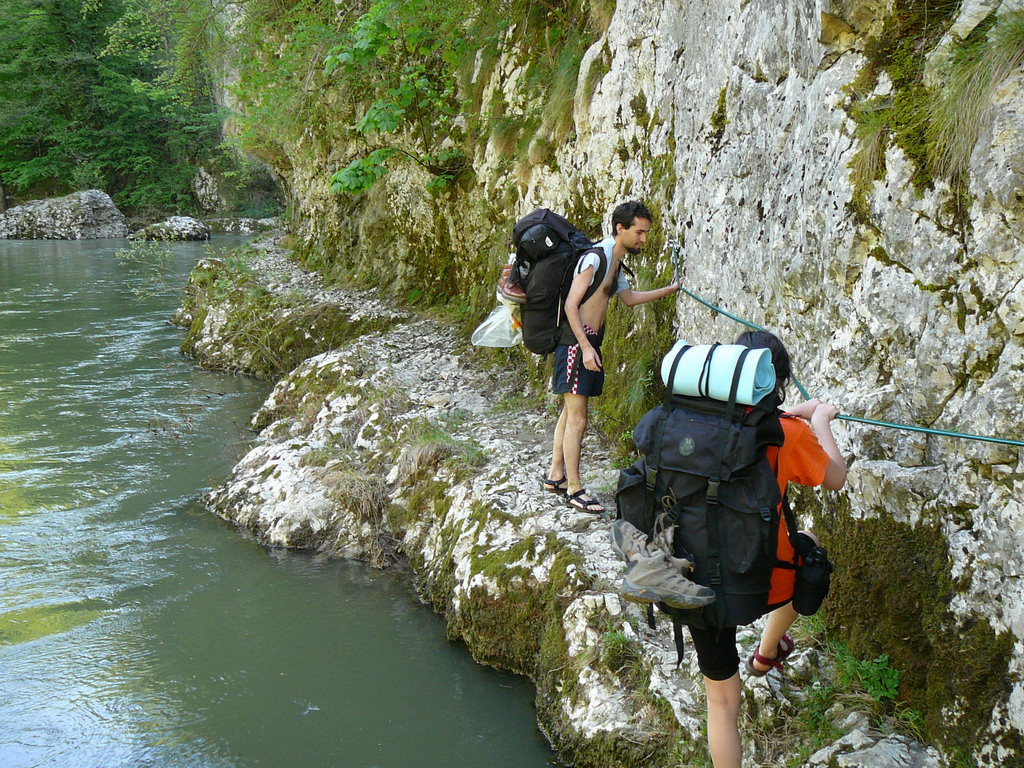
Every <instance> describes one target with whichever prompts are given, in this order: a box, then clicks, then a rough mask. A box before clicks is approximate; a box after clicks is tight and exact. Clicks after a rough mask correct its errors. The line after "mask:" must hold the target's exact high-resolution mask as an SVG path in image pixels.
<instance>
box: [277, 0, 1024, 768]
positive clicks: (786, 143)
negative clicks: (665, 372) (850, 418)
mask: <svg viewBox="0 0 1024 768" xmlns="http://www.w3.org/2000/svg"><path fill="white" fill-rule="evenodd" d="M912 5H913V4H908V3H904V2H895V3H882V2H856V1H855V0H844V2H831V3H830V2H822V1H821V0H817V1H816V2H812V3H798V2H791V1H790V0H745V1H744V0H723V1H722V2H718V1H715V2H711V1H709V0H693V1H692V2H681V1H680V2H653V0H620V2H619V3H618V5H617V7H616V9H615V12H614V15H613V16H612V18H611V21H610V24H609V25H608V27H607V30H606V31H605V32H604V34H602V35H601V36H600V39H598V40H597V41H596V42H595V43H594V44H593V45H592V46H591V47H590V49H589V50H588V52H587V54H586V56H585V57H584V59H583V63H582V66H581V68H580V74H579V87H578V89H577V94H576V98H575V101H574V103H573V112H572V118H573V129H572V131H570V133H569V134H567V135H565V136H555V135H554V134H552V133H550V132H549V133H548V134H546V135H545V133H544V129H543V128H542V129H541V130H540V131H539V132H538V135H537V136H536V137H535V139H534V143H535V145H536V147H531V150H533V149H534V148H536V151H535V152H533V151H531V153H530V156H531V157H532V158H534V159H535V161H536V162H534V163H532V164H531V163H526V164H523V163H520V164H519V165H514V164H513V165H512V166H510V163H509V161H508V158H507V157H505V156H504V155H503V152H502V151H501V147H500V143H499V142H497V141H494V140H492V141H489V142H488V143H487V144H486V145H484V144H481V145H480V146H479V147H478V148H477V151H476V153H475V155H474V156H473V157H472V170H473V175H474V180H473V181H472V182H470V183H468V184H466V185H464V186H463V187H462V188H460V189H458V190H455V191H452V192H449V193H446V194H445V195H441V196H439V197H432V196H430V195H429V194H427V193H426V192H425V191H424V190H423V184H424V182H425V180H426V178H427V177H426V174H425V173H423V172H421V171H417V170H410V169H408V168H406V169H404V170H402V169H399V170H396V171H394V172H392V173H391V174H390V175H389V176H388V177H386V178H385V179H384V180H383V181H382V182H380V183H379V184H378V186H377V187H376V188H375V189H374V190H373V191H371V192H370V193H369V194H368V195H367V196H365V197H364V198H363V199H359V200H352V199H349V198H344V197H339V196H337V195H334V194H332V193H331V192H330V191H329V189H328V177H329V173H330V172H331V171H333V170H336V169H337V168H339V167H341V166H342V165H344V164H345V163H347V162H348V160H349V159H351V157H352V156H354V153H355V152H356V151H357V148H356V147H354V146H348V145H338V144H331V143H329V142H326V141H324V140H323V137H322V136H319V137H318V131H319V130H320V128H318V126H315V125H313V126H310V128H309V131H308V132H307V134H306V135H305V136H304V137H303V139H302V140H301V141H299V142H297V143H287V144H284V145H282V146H281V147H280V148H279V150H280V153H279V154H278V155H276V156H273V157H270V156H268V159H269V160H270V161H271V162H272V163H274V165H275V169H276V171H277V172H278V173H279V174H281V176H282V177H283V178H285V180H286V182H287V184H288V193H289V196H290V199H291V205H292V211H293V228H294V230H295V232H296V233H297V234H298V235H299V236H300V239H302V240H303V241H304V242H306V243H307V246H306V247H307V248H308V249H310V250H320V251H322V252H324V253H326V254H328V255H333V256H339V257H340V256H343V257H344V258H345V259H346V260H349V261H352V262H361V263H364V264H365V265H367V267H368V268H369V269H372V270H376V272H377V274H378V275H380V276H382V277H384V278H386V279H394V280H395V283H394V284H395V285H396V286H402V285H403V279H405V278H408V276H409V275H410V274H413V273H416V268H415V267H411V266H409V265H410V264H415V263H416V262H417V261H418V262H419V263H424V262H426V263H428V264H434V265H436V264H441V263H445V264H448V263H452V262H453V261H456V260H458V263H466V264H469V265H475V267H476V268H477V270H478V272H477V273H478V274H479V273H483V272H484V271H485V269H484V268H485V267H486V266H487V264H491V265H494V266H493V272H494V274H495V275H496V272H497V268H496V264H497V258H498V257H499V256H500V254H501V253H502V251H503V249H504V243H505V239H506V237H507V234H508V231H507V230H508V225H509V224H510V223H511V222H512V221H513V220H514V219H515V218H516V217H517V216H518V215H521V214H523V213H525V212H527V211H528V210H530V209H532V208H534V207H536V206H541V205H543V206H547V207H551V208H555V209H560V210H564V211H567V212H570V213H571V214H573V215H574V216H576V217H577V218H579V217H586V216H593V217H597V218H601V217H603V219H602V221H603V222H605V226H606V223H607V215H608V211H609V210H610V208H611V207H612V206H613V205H614V204H615V203H617V202H618V201H621V200H623V199H627V198H633V197H639V198H642V199H644V200H646V201H647V202H648V203H649V205H650V206H651V207H652V210H654V211H655V213H656V216H657V218H658V221H657V222H656V226H657V227H658V228H660V231H661V233H662V234H663V235H664V236H669V235H673V236H675V237H678V238H679V239H680V240H682V241H683V243H684V253H685V264H684V275H685V284H686V285H687V287H689V288H690V289H691V290H694V291H696V292H698V293H700V294H702V295H704V296H705V297H707V298H708V299H710V300H712V301H714V302H715V303H717V304H720V305H721V306H724V307H726V308H728V309H729V310H730V311H732V312H734V313H736V314H738V315H740V316H743V317H745V318H748V319H749V320H752V321H754V322H757V323H759V324H762V325H765V326H766V327H769V328H771V329H772V330H774V331H776V332H777V333H779V335H780V336H782V337H783V338H784V339H785V341H786V343H787V345H788V347H789V349H790V352H791V354H792V356H793V359H794V363H795V365H796V369H797V375H798V377H799V378H800V379H801V381H802V382H803V384H804V385H805V386H806V387H807V389H808V390H809V392H810V393H811V394H812V395H816V396H820V397H822V398H823V399H828V400H830V401H832V402H835V403H837V404H838V405H839V406H840V407H841V409H842V411H843V412H844V413H849V414H853V415H861V416H866V417H870V418H876V419H882V420H886V421H896V422H903V423H908V424H916V425H922V426H934V427H937V428H943V429H952V430H957V431H962V432H969V433H977V434H983V435H999V436H1003V437H1008V438H1015V439H1021V438H1024V432H1022V429H1021V426H1020V424H1021V422H1022V417H1024V403H1022V400H1021V396H1020V394H1021V390H1022V384H1024V341H1022V338H1024V320H1022V319H1021V318H1022V317H1024V311H1022V310H1024V281H1022V278H1024V268H1022V266H1021V264H1020V260H1019V258H1018V252H1019V250H1020V248H1021V243H1022V240H1024V220H1022V213H1024V205H1022V202H1021V196H1022V193H1024V131H1022V130H1021V129H1022V128H1024V87H1022V85H1024V77H1022V74H1021V72H1020V71H1019V70H1018V69H1014V70H1013V71H1012V72H1011V74H1010V75H1009V77H1007V78H1006V79H1005V80H1004V81H1003V82H1002V85H1001V87H1000V88H999V89H998V91H997V92H996V96H995V100H994V103H993V104H992V106H991V111H990V115H989V119H988V120H987V122H985V123H984V127H983V129H982V132H981V135H980V137H979V139H978V141H977V143H976V144H975V146H974V149H973V153H972V154H971V156H970V160H969V164H968V167H967V172H966V176H965V177H964V179H962V181H966V191H967V192H966V196H964V194H963V190H964V187H963V186H961V187H957V188H954V187H952V186H950V185H949V184H947V183H945V182H943V181H942V180H940V179H936V178H933V179H931V180H929V181H928V182H927V183H921V180H920V174H919V170H920V168H919V165H917V160H916V159H914V158H911V157H908V156H907V154H906V152H905V150H904V149H902V148H901V146H904V147H905V146H907V145H906V144H905V143H903V144H901V142H899V141H895V140H892V141H886V142H883V143H882V145H881V146H882V150H881V151H882V155H881V158H880V160H879V161H878V164H877V166H876V171H875V172H874V173H873V174H871V175H870V178H869V179H868V180H867V182H863V181H857V180H856V179H855V178H854V172H853V170H852V169H851V164H852V165H854V166H856V163H857V157H858V153H859V152H861V151H862V149H863V138H862V136H861V135H860V134H859V133H858V126H857V124H856V123H855V121H854V119H853V118H851V116H850V114H851V112H850V109H851V107H852V105H853V102H854V101H855V100H865V99H872V98H877V99H882V100H884V99H890V100H898V97H899V95H900V94H899V93H898V90H899V88H901V87H902V86H901V85H899V84H896V85H894V84H893V82H892V80H891V79H890V78H889V77H887V76H886V75H885V74H884V73H882V74H881V75H880V76H876V77H874V78H872V79H870V80H869V81H867V82H868V85H867V87H866V88H865V87H864V86H863V82H865V81H864V78H862V77H860V76H861V75H862V73H863V72H864V71H865V70H866V69H867V68H869V67H870V66H871V62H870V60H869V59H870V55H869V54H870V51H871V50H872V49H871V46H872V41H877V40H878V39H880V36H881V35H883V34H884V30H885V29H887V28H888V27H886V25H887V24H888V23H890V22H891V19H892V17H893V15H894V14H898V13H901V12H906V7H909V6H912ZM917 5H921V4H920V3H918V4H917ZM963 5H964V8H963V10H962V12H961V16H960V17H959V18H960V21H959V24H958V25H957V26H955V27H953V31H952V32H951V34H953V35H956V37H955V38H950V39H952V40H953V42H955V41H956V39H957V38H965V37H966V36H968V35H969V34H971V31H972V29H973V28H974V27H975V26H976V25H977V24H978V23H979V22H980V21H981V20H982V19H984V18H985V16H986V14H987V13H988V12H989V11H991V10H992V9H995V10H996V12H997V13H1003V12H1006V13H1010V12H1013V11H1014V10H1015V9H1014V8H1011V7H1009V4H1008V3H1004V4H1003V5H1004V6H1006V7H1005V8H1000V7H999V5H1000V4H999V3H998V2H987V3H978V2H965V3H964V4H963ZM980 11H984V13H982V12H980ZM951 21H952V19H951ZM510 39H512V38H511V37H510ZM948 44H949V40H947V41H946V43H944V44H940V45H939V46H937V47H936V45H935V41H934V40H933V41H929V42H928V46H929V47H928V50H933V49H935V50H938V51H939V54H935V55H941V53H942V49H943V45H948ZM520 55H521V54H520V52H519V51H517V50H515V48H514V47H510V48H509V49H507V50H505V51H504V54H503V55H502V56H501V57H499V59H498V61H497V63H495V64H494V65H493V67H491V68H488V67H484V66H482V65H481V66H480V67H479V68H478V73H477V78H478V79H482V81H481V82H480V83H479V85H482V87H483V93H484V97H483V100H484V101H485V102H486V101H488V98H489V94H493V92H494V91H496V90H500V91H502V97H503V98H504V100H505V102H506V103H509V104H514V103H516V99H517V98H519V96H518V95H517V90H516V89H517V86H516V82H517V72H518V71H519V68H520V67H521V62H520ZM859 77H860V82H861V85H859V86H857V87H856V88H854V87H852V84H854V83H855V82H857V81H858V78H859ZM858 89H859V91H860V92H857V91H858ZM865 90H866V92H865ZM321 128H322V127H321ZM957 206H959V207H958V208H957V210H959V215H956V214H955V213H953V212H951V211H953V209H954V208H956V207H957ZM658 259H659V256H658V254H657V253H651V254H648V255H647V256H646V257H645V262H644V263H645V264H646V265H648V266H650V267H651V269H652V270H653V269H655V268H656V267H657V266H658V263H659V262H658ZM460 269H461V270H462V271H461V272H460V271H459V270H460ZM466 270H469V267H465V268H463V267H459V268H458V269H456V270H455V272H454V275H455V278H458V277H459V276H460V275H462V276H463V277H465V275H466V274H469V275H472V274H473V272H472V271H471V270H470V271H468V272H467V271H466ZM428 273H429V270H428ZM406 285H407V283H406ZM456 285H458V281H457V279H456ZM460 287H461V286H460ZM677 311H678V317H677V321H678V333H679V335H681V336H683V337H686V338H689V339H693V340H698V341H707V340H714V339H717V340H728V339H730V338H731V337H732V336H734V335H735V333H736V332H737V330H738V329H737V327H736V326H735V324H734V323H732V322H731V321H729V320H727V319H724V318H721V317H715V316H713V315H712V313H710V312H709V311H708V310H707V309H706V308H704V307H701V306H700V305H698V304H696V303H695V302H692V301H690V300H688V299H686V298H681V299H680V300H679V302H678V310H677ZM613 319H614V318H613ZM621 362H622V361H620V363H621ZM620 368H621V365H620ZM793 394H795V393H793ZM837 431H838V433H839V440H840V445H841V447H842V448H843V450H844V451H845V453H846V454H847V456H848V458H849V459H850V469H851V472H850V481H849V484H848V487H847V490H846V491H845V493H844V494H843V495H842V496H841V499H840V501H839V502H838V503H837V502H835V501H828V502H825V501H822V500H821V499H820V498H819V497H817V496H816V495H814V494H804V495H803V496H802V497H801V502H802V504H801V511H802V513H803V514H804V515H806V516H808V517H813V518H814V520H813V522H814V524H815V525H816V527H817V528H818V529H819V530H820V531H821V532H822V534H823V536H824V538H825V540H826V543H827V544H828V545H829V546H830V548H831V549H832V551H833V552H834V554H835V557H836V560H837V561H838V563H839V565H840V571H839V572H838V573H837V578H836V585H835V594H834V595H833V598H832V603H831V606H830V610H829V614H828V619H827V622H828V624H829V625H830V629H832V630H833V631H834V632H835V633H836V636H837V637H838V638H840V639H844V638H845V639H847V640H848V641H849V643H850V645H851V648H852V649H853V650H854V651H856V652H858V653H861V654H864V655H865V656H867V655H870V657H871V658H874V656H876V655H878V654H881V653H888V654H889V655H890V658H891V659H893V660H894V662H895V664H896V666H898V667H899V668H900V669H901V670H902V671H903V675H904V676H903V685H904V688H903V690H904V695H905V696H907V697H908V701H909V705H910V706H912V707H913V708H916V709H919V710H921V711H922V712H923V713H924V715H925V723H926V727H927V728H928V729H929V731H930V732H931V733H932V734H933V735H935V736H936V737H938V738H940V739H941V740H943V743H944V744H945V746H946V747H947V748H948V749H949V750H951V751H952V752H954V753H955V752H956V751H957V750H959V751H960V752H961V753H962V754H964V755H966V756H971V758H972V759H973V760H975V761H977V762H981V763H987V764H1010V763H1011V762H1013V761H1014V760H1020V759H1022V755H1024V751H1022V748H1021V732H1022V730H1024V683H1022V682H1021V672H1022V670H1024V586H1022V579H1021V575H1022V573H1024V506H1022V503H1021V499H1022V492H1024V476H1022V473H1021V468H1020V466H1019V458H1020V457H1019V450H1018V449H1016V448H1009V447H1005V446H998V445H992V444H985V443H979V442H969V441H963V440H955V439H948V438H944V437H934V436H931V437H926V436H923V435H920V434H917V433H910V432H903V431H896V430H889V429H879V428H877V427H869V426H864V425H857V424H854V423H850V422H847V423H846V424H845V425H844V426H841V427H839V428H838V429H837Z"/></svg>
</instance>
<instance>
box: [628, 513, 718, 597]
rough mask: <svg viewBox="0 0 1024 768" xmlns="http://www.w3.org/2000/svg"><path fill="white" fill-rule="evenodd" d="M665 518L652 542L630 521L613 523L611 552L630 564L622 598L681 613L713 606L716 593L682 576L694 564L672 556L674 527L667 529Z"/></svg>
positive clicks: (658, 523) (661, 519) (656, 525)
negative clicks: (677, 610) (667, 607)
mask: <svg viewBox="0 0 1024 768" xmlns="http://www.w3.org/2000/svg"><path fill="white" fill-rule="evenodd" d="M664 517H665V516H664V515H661V516H659V518H658V520H657V521H656V522H655V533H654V537H653V539H651V540H650V541H649V540H648V538H647V536H645V535H644V534H643V533H642V532H641V531H640V530H638V529H637V527H636V526H634V525H633V524H632V523H630V522H629V521H628V520H616V521H614V522H613V523H612V528H611V537H612V549H614V550H615V553H616V554H617V555H618V556H619V557H621V558H622V559H623V560H625V561H626V562H627V563H629V565H628V566H627V567H626V573H625V575H624V576H623V577H622V588H621V592H622V596H623V597H624V598H626V599H627V600H630V601H632V602H634V603H659V602H660V603H665V604H666V605H670V606H672V607H673V608H681V609H688V608H702V607H704V606H706V605H710V604H711V603H713V602H714V601H715V593H714V591H713V590H712V589H710V588H709V587H704V586H701V585H700V584H696V583H694V582H693V581H690V579H688V578H686V576H684V575H683V574H684V573H690V572H692V571H693V563H692V562H691V561H690V560H687V559H686V558H685V557H675V556H673V554H672V553H673V548H672V541H673V534H674V531H675V526H674V525H673V526H669V527H665V526H664Z"/></svg>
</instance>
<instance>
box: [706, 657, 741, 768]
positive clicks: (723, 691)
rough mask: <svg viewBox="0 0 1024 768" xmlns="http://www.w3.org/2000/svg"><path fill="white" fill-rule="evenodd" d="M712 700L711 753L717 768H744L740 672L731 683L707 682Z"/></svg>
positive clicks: (709, 720) (709, 680) (709, 707)
mask: <svg viewBox="0 0 1024 768" xmlns="http://www.w3.org/2000/svg"><path fill="white" fill-rule="evenodd" d="M704 690H705V692H706V693H707V700H708V751H709V752H710V753H711V762H712V763H714V765H715V768H740V760H741V758H742V749H741V747H740V725H739V718H740V695H741V691H742V684H741V683H740V674H739V672H737V673H736V674H735V675H733V676H732V677H730V678H729V679H728V680H711V679H710V678H707V677H705V678H704Z"/></svg>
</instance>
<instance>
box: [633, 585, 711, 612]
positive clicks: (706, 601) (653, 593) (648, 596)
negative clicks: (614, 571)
mask: <svg viewBox="0 0 1024 768" xmlns="http://www.w3.org/2000/svg"><path fill="white" fill-rule="evenodd" d="M709 591H710V590H709ZM621 594H622V596H623V597H624V598H625V599H626V600H629V601H630V602H632V603H645V604H650V603H665V604H666V605H670V606H672V607H673V608H680V609H682V610H689V609H692V608H704V607H706V606H708V605H711V604H712V603H713V602H715V593H714V592H712V593H711V596H710V597H697V596H696V595H694V596H690V595H685V596H684V595H679V594H670V595H666V594H665V593H664V592H659V591H658V590H655V589H652V588H650V587H638V586H636V585H635V584H630V583H629V582H628V581H626V580H625V579H623V581H622V590H621Z"/></svg>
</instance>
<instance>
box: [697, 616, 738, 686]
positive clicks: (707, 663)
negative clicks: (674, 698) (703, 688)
mask: <svg viewBox="0 0 1024 768" xmlns="http://www.w3.org/2000/svg"><path fill="white" fill-rule="evenodd" d="M688 629H689V630H690V637H691V638H693V649H694V650H695V651H696V652H697V666H699V667H700V672H701V674H702V675H704V677H707V678H709V679H711V680H728V679H729V678H730V677H732V676H733V675H735V674H736V673H737V672H739V671H740V654H739V652H738V651H737V650H736V627H726V628H725V629H717V628H714V627H709V628H708V629H696V628H694V627H688Z"/></svg>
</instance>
